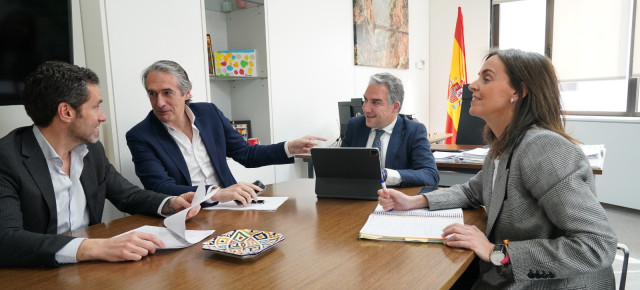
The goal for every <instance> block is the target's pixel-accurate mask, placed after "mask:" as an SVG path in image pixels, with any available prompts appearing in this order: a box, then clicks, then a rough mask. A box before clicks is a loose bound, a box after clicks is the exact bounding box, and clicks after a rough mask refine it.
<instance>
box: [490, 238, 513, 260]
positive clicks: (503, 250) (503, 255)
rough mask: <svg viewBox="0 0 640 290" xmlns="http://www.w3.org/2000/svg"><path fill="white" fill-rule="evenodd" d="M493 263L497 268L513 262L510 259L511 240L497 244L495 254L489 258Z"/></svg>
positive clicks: (494, 248) (494, 249) (492, 253)
mask: <svg viewBox="0 0 640 290" xmlns="http://www.w3.org/2000/svg"><path fill="white" fill-rule="evenodd" d="M489 259H490V260H491V263H493V264H494V265H496V266H506V265H508V264H509V262H511V260H510V259H509V240H504V244H496V245H495V246H494V247H493V252H491V255H490V256H489Z"/></svg>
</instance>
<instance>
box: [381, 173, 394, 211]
mask: <svg viewBox="0 0 640 290" xmlns="http://www.w3.org/2000/svg"><path fill="white" fill-rule="evenodd" d="M380 183H382V190H384V191H385V193H386V190H387V184H386V183H385V182H384V178H380ZM390 197H391V196H389V194H387V198H390ZM389 211H393V208H392V209H389Z"/></svg>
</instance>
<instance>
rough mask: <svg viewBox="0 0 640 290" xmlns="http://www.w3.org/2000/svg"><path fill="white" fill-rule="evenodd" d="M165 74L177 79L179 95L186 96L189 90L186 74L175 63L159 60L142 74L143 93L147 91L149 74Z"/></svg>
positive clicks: (189, 83) (189, 85)
mask: <svg viewBox="0 0 640 290" xmlns="http://www.w3.org/2000/svg"><path fill="white" fill-rule="evenodd" d="M156 71H157V72H165V73H170V74H172V75H174V76H175V77H176V78H177V79H178V89H179V90H180V93H181V94H183V95H184V94H186V93H187V92H188V91H189V90H191V81H190V80H189V76H188V75H187V72H186V71H185V70H184V69H183V68H182V67H181V66H180V65H179V64H178V63H177V62H175V61H171V60H159V61H156V62H154V63H153V64H152V65H150V66H149V67H147V68H146V69H145V70H144V71H143V72H142V85H143V86H144V89H145V91H146V90H147V76H149V73H151V72H156ZM185 103H186V104H187V105H189V104H191V97H189V99H188V100H187V101H186V102H185Z"/></svg>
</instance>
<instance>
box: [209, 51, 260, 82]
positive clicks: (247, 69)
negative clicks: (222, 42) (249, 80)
mask: <svg viewBox="0 0 640 290" xmlns="http://www.w3.org/2000/svg"><path fill="white" fill-rule="evenodd" d="M215 59H216V76H218V77H257V76H258V69H257V66H256V50H255V49H245V50H221V51H216V52H215Z"/></svg>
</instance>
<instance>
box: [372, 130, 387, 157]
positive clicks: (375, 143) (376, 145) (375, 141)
mask: <svg viewBox="0 0 640 290" xmlns="http://www.w3.org/2000/svg"><path fill="white" fill-rule="evenodd" d="M382 134H384V130H382V129H376V137H375V138H373V144H372V145H371V146H372V147H373V148H378V151H380V154H382V143H381V142H380V136H382Z"/></svg>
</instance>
